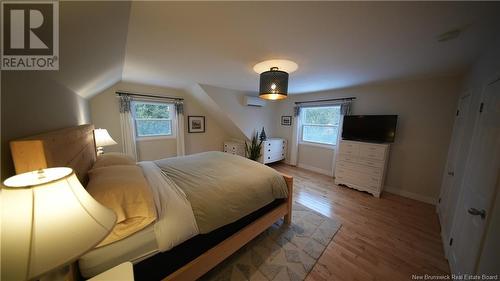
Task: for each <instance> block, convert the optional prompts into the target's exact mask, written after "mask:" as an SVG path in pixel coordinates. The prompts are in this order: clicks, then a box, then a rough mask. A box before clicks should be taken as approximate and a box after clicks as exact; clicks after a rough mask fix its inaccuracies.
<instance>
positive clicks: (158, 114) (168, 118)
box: [133, 102, 174, 137]
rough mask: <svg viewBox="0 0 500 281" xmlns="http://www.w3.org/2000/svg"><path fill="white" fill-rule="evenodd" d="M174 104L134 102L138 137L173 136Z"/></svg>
mask: <svg viewBox="0 0 500 281" xmlns="http://www.w3.org/2000/svg"><path fill="white" fill-rule="evenodd" d="M173 107H174V106H173V104H169V103H156V102H134V103H133V110H134V119H135V131H136V135H137V136H138V137H153V136H172V135H173V132H172V116H173Z"/></svg>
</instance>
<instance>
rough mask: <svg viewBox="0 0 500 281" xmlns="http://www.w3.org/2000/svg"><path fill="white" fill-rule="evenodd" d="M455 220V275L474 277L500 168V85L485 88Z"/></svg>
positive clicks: (452, 247)
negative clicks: (469, 274) (465, 274)
mask: <svg viewBox="0 0 500 281" xmlns="http://www.w3.org/2000/svg"><path fill="white" fill-rule="evenodd" d="M480 112H481V113H480V114H479V117H478V119H477V123H476V125H475V127H474V134H473V138H472V146H471V149H470V153H469V157H468V159H467V166H466V171H465V174H464V180H463V184H464V185H463V189H462V192H461V194H460V199H459V204H458V205H457V206H458V207H457V210H456V215H455V218H454V220H455V221H454V225H453V230H452V233H451V239H453V242H452V245H450V252H449V262H450V266H451V270H452V272H453V273H456V274H459V273H474V272H475V267H476V262H477V258H478V255H479V252H480V245H481V240H482V238H483V234H484V230H485V227H486V223H487V221H488V211H489V210H490V209H491V205H492V200H493V197H494V194H495V187H496V181H497V179H498V171H499V168H500V82H498V81H497V82H496V83H494V84H490V85H489V86H487V87H486V88H485V91H484V94H483V98H482V106H481V109H480Z"/></svg>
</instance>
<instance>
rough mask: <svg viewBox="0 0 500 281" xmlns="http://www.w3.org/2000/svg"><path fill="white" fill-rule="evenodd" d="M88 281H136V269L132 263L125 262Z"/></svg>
mask: <svg viewBox="0 0 500 281" xmlns="http://www.w3.org/2000/svg"><path fill="white" fill-rule="evenodd" d="M87 281H134V267H133V265H132V263H131V262H124V263H122V264H120V265H117V266H115V267H113V268H111V269H109V270H107V271H104V272H103V273H101V274H99V275H96V276H94V277H92V278H90V279H89V280H87Z"/></svg>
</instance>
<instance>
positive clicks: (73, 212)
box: [1, 168, 116, 280]
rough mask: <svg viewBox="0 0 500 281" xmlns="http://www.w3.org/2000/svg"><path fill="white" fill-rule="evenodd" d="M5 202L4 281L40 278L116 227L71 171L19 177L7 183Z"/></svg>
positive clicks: (110, 213) (46, 171) (55, 170)
mask: <svg viewBox="0 0 500 281" xmlns="http://www.w3.org/2000/svg"><path fill="white" fill-rule="evenodd" d="M1 200H2V249H1V251H2V276H1V278H2V280H26V279H34V278H37V277H40V276H41V275H43V274H45V273H47V272H49V271H51V270H53V269H56V268H58V267H61V266H63V265H65V264H68V263H70V262H72V261H74V260H76V259H77V258H78V257H80V256H81V255H82V254H84V253H85V252H87V251H88V250H90V249H92V248H94V247H95V246H96V245H97V244H99V242H101V241H102V240H103V239H104V238H105V237H106V236H107V235H108V234H109V233H110V232H111V230H112V229H113V227H114V225H115V222H116V215H115V213H114V212H113V211H111V210H110V209H107V208H106V207H104V206H102V205H101V204H99V203H98V202H97V201H96V200H95V199H94V198H92V196H90V195H89V194H88V193H87V191H85V189H84V188H83V186H82V185H81V184H80V182H79V181H78V179H77V177H76V175H75V173H74V172H73V170H72V169H71V168H49V169H43V170H39V171H34V172H29V173H24V174H20V175H16V176H13V177H11V178H9V179H7V180H6V181H5V182H4V187H3V188H2V192H1Z"/></svg>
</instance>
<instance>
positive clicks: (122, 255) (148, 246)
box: [78, 224, 159, 278]
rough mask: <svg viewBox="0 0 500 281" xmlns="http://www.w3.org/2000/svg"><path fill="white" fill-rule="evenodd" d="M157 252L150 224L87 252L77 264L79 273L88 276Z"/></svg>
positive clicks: (134, 261) (152, 226) (135, 261)
mask: <svg viewBox="0 0 500 281" xmlns="http://www.w3.org/2000/svg"><path fill="white" fill-rule="evenodd" d="M158 252H159V250H158V245H157V243H156V236H155V232H154V225H153V224H152V225H150V226H148V227H146V228H144V229H143V230H141V231H138V232H137V233H134V234H133V235H131V236H129V237H127V238H125V239H122V240H120V241H117V242H115V243H111V244H109V245H106V246H103V247H99V248H96V249H94V250H92V251H90V252H88V253H87V254H85V255H84V256H82V257H81V258H80V260H79V261H78V265H79V267H80V273H81V275H82V276H83V277H85V278H90V277H93V276H95V275H97V274H99V273H101V272H104V271H106V270H108V269H109V268H112V267H114V266H116V265H118V264H120V263H123V262H126V261H131V262H132V263H137V262H140V261H141V260H144V259H146V258H148V257H150V256H153V255H155V254H156V253H158Z"/></svg>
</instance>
